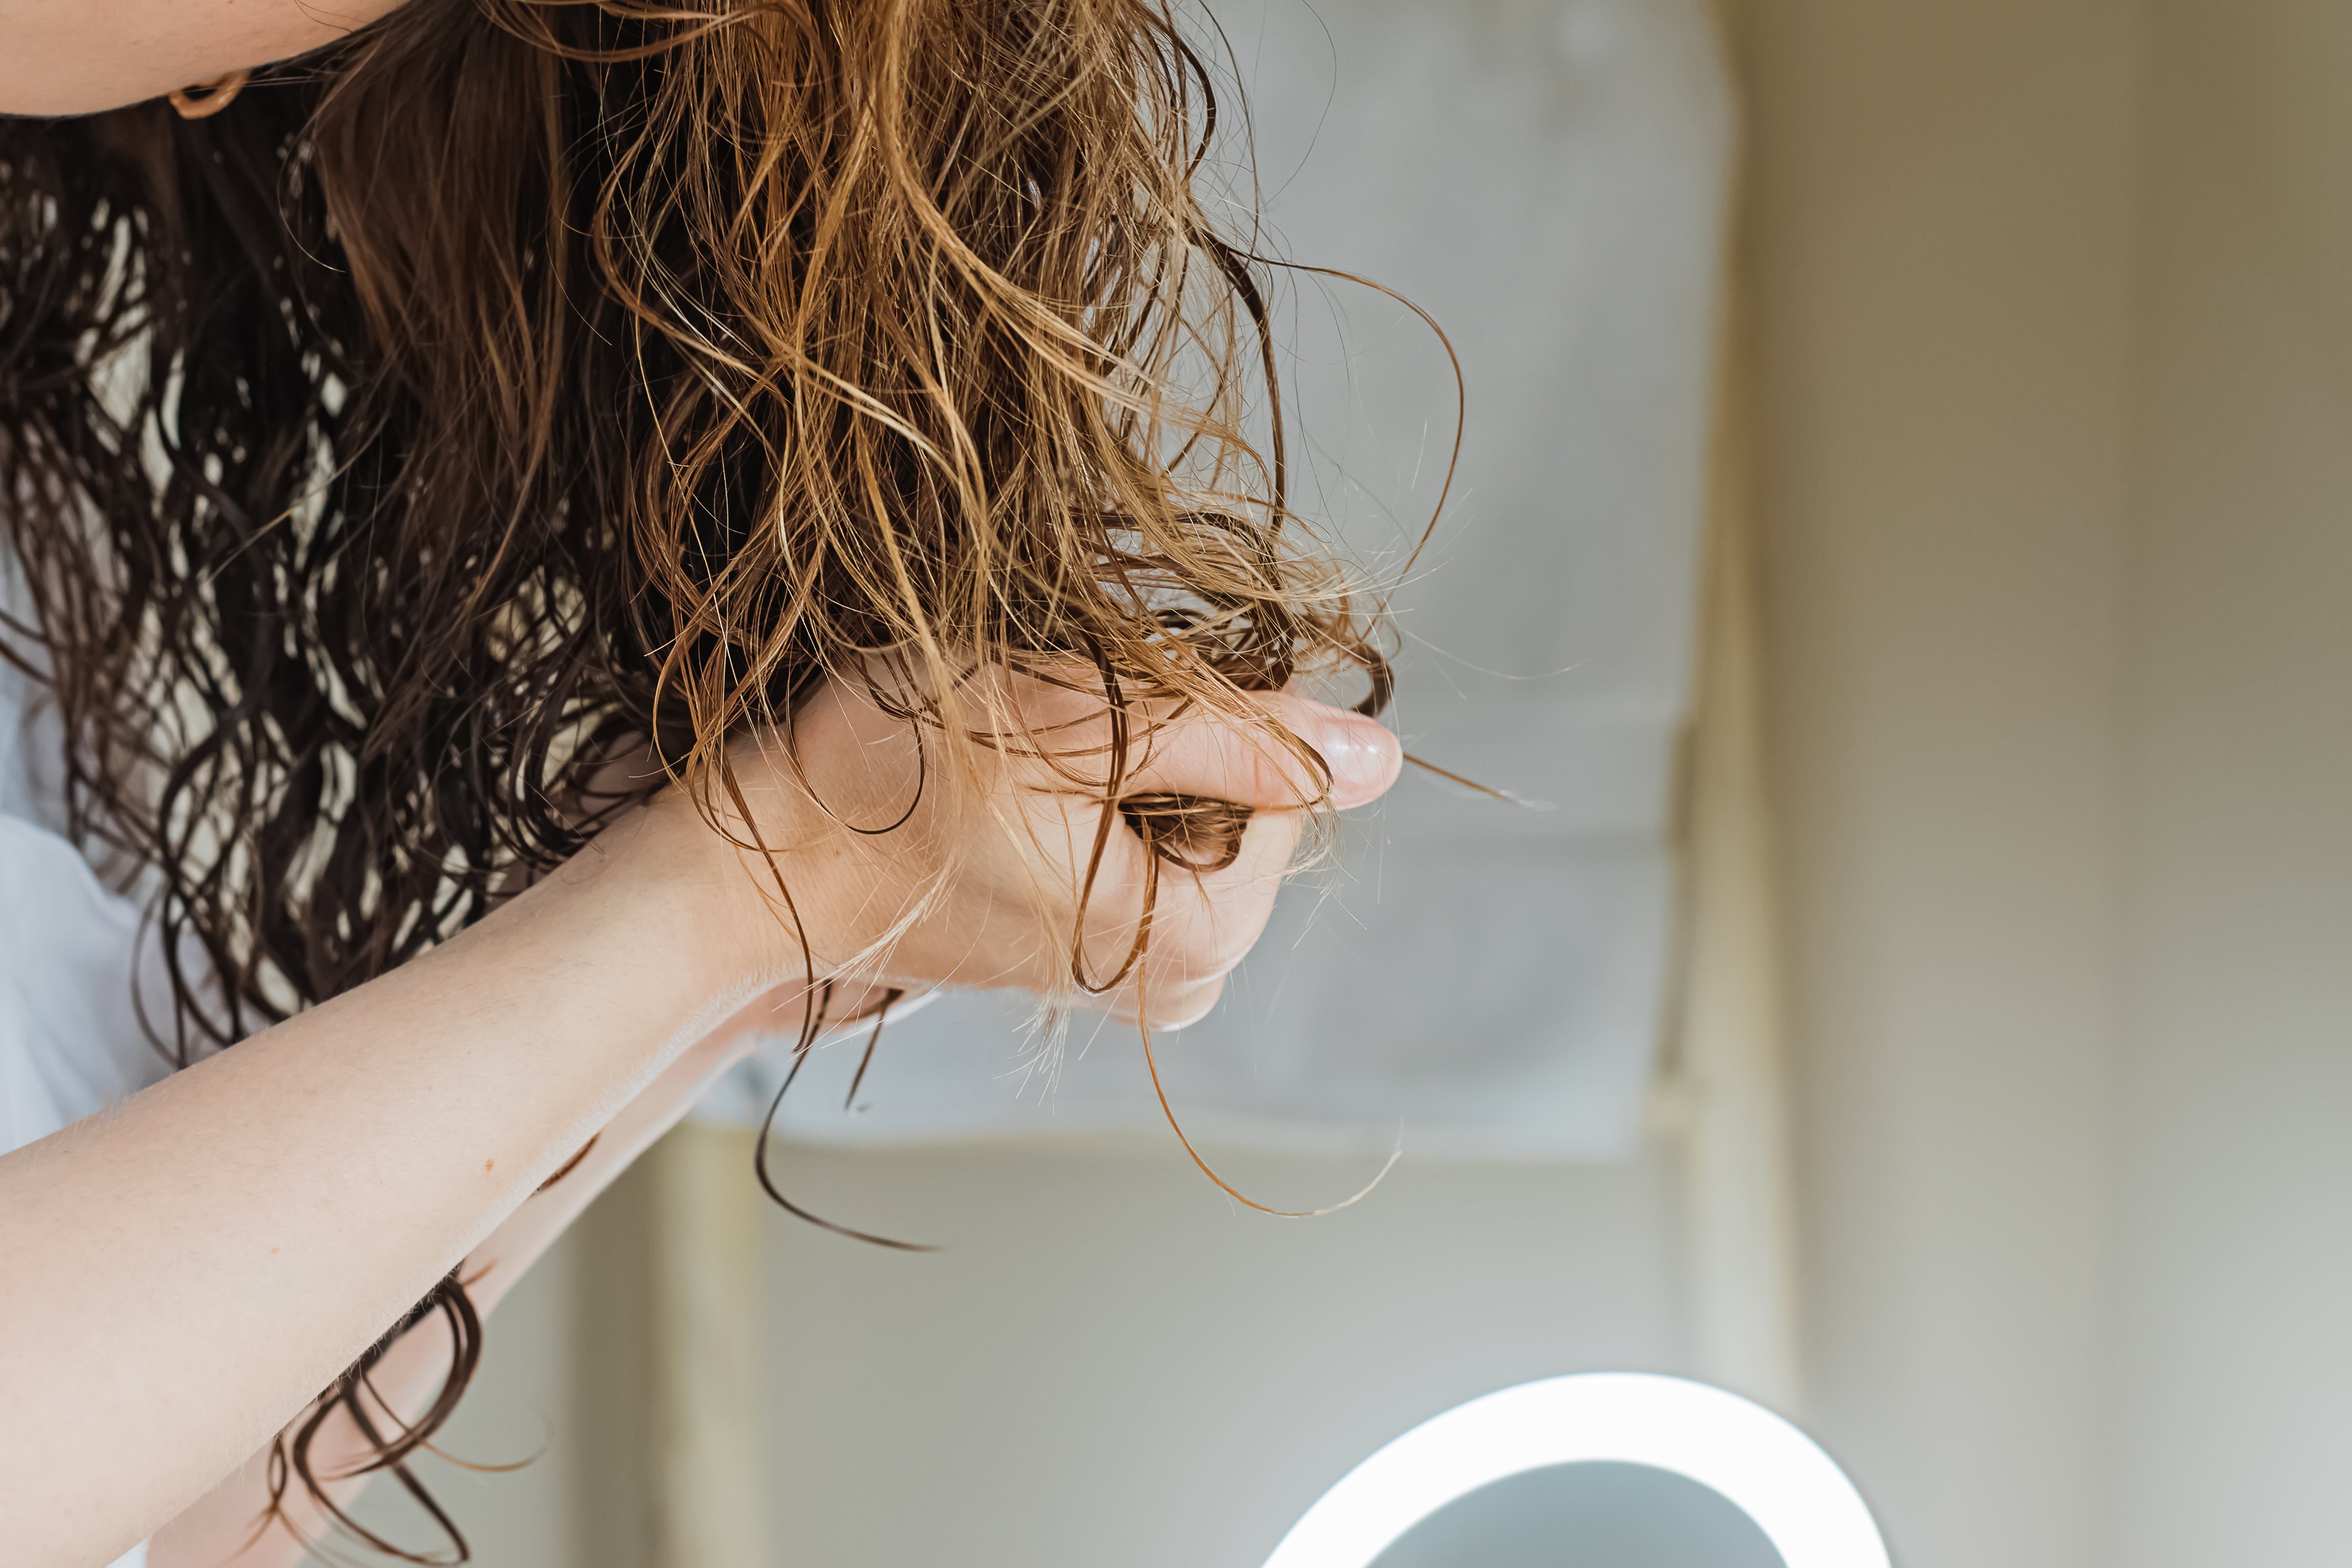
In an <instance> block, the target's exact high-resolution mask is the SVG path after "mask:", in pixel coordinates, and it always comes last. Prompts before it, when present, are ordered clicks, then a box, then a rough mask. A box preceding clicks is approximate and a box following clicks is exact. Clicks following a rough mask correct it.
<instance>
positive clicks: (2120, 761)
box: [1744, 0, 2352, 1568]
mask: <svg viewBox="0 0 2352 1568" xmlns="http://www.w3.org/2000/svg"><path fill="white" fill-rule="evenodd" d="M1744 55H1745V58H1746V61H1747V80H1748V90H1749V95H1750V118H1749V125H1750V132H1751V138H1752V140H1751V163H1750V171H1751V182H1752V184H1751V204H1750V216H1751V237H1752V259H1753V273H1752V276H1753V279H1754V284H1755V299H1756V311H1755V315H1756V320H1757V322H1758V328H1759V333H1758V335H1759V356H1758V357H1759V365H1760V367H1761V374H1760V376H1759V381H1758V384H1757V388H1756V392H1757V409H1758V417H1759V423H1760V426H1761V430H1762V434H1761V437H1760V440H1759V450H1760V453H1761V468H1762V473H1763V491H1762V493H1763V507H1762V515H1763V518H1764V521H1765V539H1764V547H1763V559H1764V563H1765V574H1766V580H1767V584H1768V595H1767V601H1766V602H1767V627H1768V647H1769V667H1768V668H1769V676H1770V679H1771V683H1772V688H1773V690H1774V693H1775V701H1774V705H1773V708H1772V710H1771V711H1772V719H1773V721H1774V724H1773V731H1772V741H1773V746H1774V752H1775V756H1776V758H1777V763H1778V769H1777V784H1778V795H1779V800H1780V805H1781V808H1782V822H1783V826H1784V837H1783V848H1784V851H1785V854H1784V858H1783V865H1784V867H1785V869H1786V887H1787V893H1788V897H1787V903H1786V909H1787V911H1788V916H1789V930H1788V932H1787V935H1788V939H1789V942H1790V951H1791V952H1792V953H1793V954H1794V959H1793V963H1792V966H1791V979H1792V982H1793V993H1794V1004H1795V1026H1794V1029H1793V1039H1794V1041H1795V1042H1796V1046H1797V1049H1798V1052H1799V1058H1798V1059H1799V1064H1800V1074H1799V1092H1798V1100H1797V1113H1798V1127H1799V1148H1800V1150H1801V1187H1800V1193H1801V1218H1802V1224H1803V1226H1804V1228H1805V1231H1806V1234H1807V1235H1808V1237H1810V1241H1809V1245H1808V1247H1807V1251H1806V1267H1805V1270H1804V1276H1803V1278H1804V1286H1805V1290H1806V1296H1807V1300H1808V1302H1809V1322H1808V1327H1809V1332H1808V1335H1807V1341H1806V1348H1807V1352H1808V1364H1809V1371H1810V1378H1809V1384H1808V1406H1809V1411H1810V1414H1811V1423H1812V1426H1814V1428H1815V1430H1816V1431H1817V1432H1819V1433H1820V1434H1821V1435H1822V1437H1823V1439H1824V1441H1826V1442H1827V1443H1828V1444H1829V1446H1830V1447H1832V1449H1833V1450H1834V1451H1836V1452H1837V1453H1839V1454H1840V1455H1841V1457H1842V1458H1844V1459H1845V1460H1846V1461H1847V1462H1848V1463H1849V1465H1850V1466H1851V1467H1852V1468H1853V1470H1854V1472H1855V1474H1856V1476H1857V1477H1858V1479H1860V1480H1861V1482H1862V1484H1863V1486H1864V1489H1865V1490H1866V1491H1868V1492H1869V1493H1870V1494H1871V1496H1872V1497H1873V1499H1874V1502H1875V1503H1876V1504H1877V1506H1878V1507H1879V1509H1880V1510H1881V1512H1882V1514H1883V1515H1884V1517H1885V1520H1886V1521H1887V1524H1888V1527H1889V1531H1890V1534H1891V1535H1892V1537H1893V1538H1894V1542H1895V1547H1896V1550H1897V1552H1898V1555H1899V1556H1900V1557H1901V1559H1902V1560H1903V1561H1904V1562H1905V1563H1908V1564H1914V1565H1917V1568H1946V1565H1952V1568H1958V1565H1964V1564H1965V1565H1978V1564H1987V1563H2000V1564H2004V1565H2026V1564H2034V1565H2039V1564H2050V1565H2052V1568H2056V1565H2058V1564H2081V1563H2112V1564H2116V1565H2117V1568H2122V1565H2126V1564H2128V1565H2130V1568H2169V1565H2172V1564H2183V1565H2185V1564H2189V1563H2221V1562H2230V1563H2284V1562H2299V1561H2318V1560H2324V1559H2326V1558H2328V1557H2331V1556H2333V1555H2335V1554H2336V1553H2339V1552H2341V1544H2340V1542H2341V1540H2342V1524H2341V1521H2340V1518H2339V1517H2338V1512H2339V1510H2338V1508H2337V1505H2336V1499H2337V1497H2339V1496H2340V1483H2339V1482H2338V1480H2337V1478H2340V1477H2341V1476H2342V1475H2343V1474H2344V1473H2345V1470H2346V1468H2347V1462H2352V1430H2348V1429H2347V1425H2346V1424H2345V1423H2344V1422H2343V1420H2342V1419H2341V1418H2340V1416H2339V1415H2337V1414H2336V1412H2338V1411H2340V1410H2341V1409H2342V1408H2343V1407H2344V1406H2345V1404H2346V1402H2347V1395H2352V1354H2347V1348H2346V1334H2345V1331H2344V1327H2343V1325H2344V1324H2345V1323H2346V1321H2347V1319H2352V1226H2347V1217H2352V1216H2347V1194H2352V1094H2347V1089H2352V1048H2347V1047H2352V963H2347V959H2352V789H2347V784H2352V778H2347V767H2352V614H2347V607H2352V596H2347V595H2352V458H2347V452H2348V451H2352V446H2347V432H2352V293H2347V289H2346V282H2347V279H2352V267H2348V266H2347V263H2352V154H2347V148H2352V12H2347V11H2346V9H2345V8H2344V7H2342V6H2340V5H2329V4H2325V3H2312V0H2226V3H2223V0H2151V3H2148V4H2145V5H2140V4H2130V3H2126V0H2030V3H2028V0H2015V3H2012V0H1949V3H1937V4H1901V5H1887V4H1883V3H1877V0H1755V3H1754V4H1753V5H1750V6H1749V7H1748V12H1747V16H1746V26H1745V29H1744Z"/></svg>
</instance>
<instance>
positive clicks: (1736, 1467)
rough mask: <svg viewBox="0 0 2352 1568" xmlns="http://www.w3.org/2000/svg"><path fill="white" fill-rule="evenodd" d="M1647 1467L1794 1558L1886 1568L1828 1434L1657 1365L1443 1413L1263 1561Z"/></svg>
mask: <svg viewBox="0 0 2352 1568" xmlns="http://www.w3.org/2000/svg"><path fill="white" fill-rule="evenodd" d="M1611 1462H1613V1463H1618V1464H1628V1465H1647V1466H1649V1467H1651V1468H1654V1469H1660V1470H1668V1471H1672V1472H1673V1473H1675V1474H1676V1475H1679V1476H1682V1477H1685V1478H1686V1479H1690V1480H1694V1481H1696V1482H1697V1483H1698V1484H1699V1485H1701V1486H1703V1487H1706V1488H1709V1489H1712V1490H1714V1491H1717V1492H1719V1493H1721V1494H1722V1495H1723V1496H1724V1497H1725V1498H1726V1499H1727V1500H1729V1501H1730V1502H1731V1503H1732V1505H1733V1506H1735V1507H1737V1508H1738V1509H1739V1510H1741V1511H1742V1512H1744V1513H1746V1514H1747V1515H1748V1518H1750V1519H1752V1520H1754V1521H1756V1527H1757V1528H1758V1529H1759V1530H1760V1531H1763V1533H1764V1538H1765V1539H1766V1540H1768V1541H1769V1542H1771V1543H1772V1548H1773V1550H1774V1551H1776V1552H1779V1553H1780V1560H1781V1561H1782V1562H1783V1563H1786V1564H1787V1568H1889V1563H1888V1559H1887V1554H1886V1542H1885V1539H1884V1538H1883V1537H1881V1536H1880V1534H1879V1533H1878V1526H1877V1524H1876V1523H1875V1522H1874V1521H1873V1520H1872V1519H1871V1517H1870V1509H1869V1507H1868V1505H1866V1504H1865V1503H1864V1501H1863V1500H1862V1494H1861V1493H1860V1492H1859V1491H1857V1490H1855V1489H1854V1485H1853V1481H1852V1480H1850V1479H1847V1477H1846V1473H1845V1472H1844V1471H1843V1470H1842V1469H1840V1468H1838V1465H1837V1461H1836V1460H1834V1459H1832V1458H1830V1457H1829V1455H1828V1454H1827V1453H1825V1452H1823V1451H1822V1447H1821V1445H1820V1444H1818V1443H1816V1442H1814V1441H1813V1440H1812V1439H1811V1437H1808V1436H1805V1434H1804V1433H1803V1432H1801V1430H1799V1429H1798V1428H1797V1427H1796V1426H1793V1425H1792V1424H1790V1422H1788V1421H1786V1420H1784V1419H1782V1418H1781V1417H1780V1416H1778V1415H1774V1414H1773V1413H1772V1412H1770V1411H1769V1410H1767V1409H1765V1408H1764V1407H1763V1406H1762V1405H1758V1404H1756V1403H1755V1402H1753V1401H1752V1400H1747V1399H1742V1398H1741V1397H1740V1396H1739V1395H1738V1394H1732V1393H1729V1392H1727V1390H1724V1389H1720V1388H1717V1387H1715V1386H1713V1385H1712V1384H1704V1383H1694V1382H1692V1381H1690V1380H1689V1379H1687V1378H1680V1377H1666V1376H1663V1375H1661V1374H1659V1373H1635V1372H1601V1373H1572V1374H1570V1375H1569V1376H1565V1377H1548V1378H1543V1379H1541V1380H1539V1381H1538V1382H1535V1383H1523V1384H1518V1385H1517V1386H1516V1387H1513V1388H1505V1389H1499V1390H1497V1391H1496V1392H1495V1393H1493V1394H1484V1395H1482V1396H1480V1397H1479V1398H1476V1399H1473V1400H1471V1401H1470V1402H1469V1403H1467V1404H1465V1405H1455V1406H1454V1408H1453V1409H1451V1410H1448V1411H1446V1412H1445V1413H1444V1415H1435V1416H1432V1417H1431V1418H1430V1419H1429V1420H1427V1421H1424V1422H1423V1423H1422V1424H1421V1425H1420V1426H1416V1427H1414V1428H1413V1429H1412V1431H1410V1432H1407V1433H1406V1434H1405V1435H1404V1436H1402V1437H1399V1438H1397V1439H1396V1440H1395V1441H1394V1442H1392V1443H1391V1444H1389V1445H1388V1446H1387V1447H1384V1448H1381V1450H1380V1451H1379V1452H1378V1453H1375V1454H1374V1455H1372V1457H1371V1458H1368V1459H1366V1460H1365V1461H1364V1462H1363V1463H1362V1464H1360V1465H1358V1466H1357V1467H1356V1468H1354V1469H1352V1470H1350V1471H1349V1472H1348V1473H1347V1475H1345V1476H1343V1477H1342V1478H1340V1479H1339V1484H1338V1485H1336V1486H1334V1487H1333V1488H1332V1489H1330V1490H1329V1491H1328V1492H1325V1493H1324V1494H1323V1496H1322V1497H1321V1498H1320V1499H1319V1500H1317V1502H1316V1504H1315V1506H1314V1507H1313V1508H1310V1509H1308V1510H1307V1512H1306V1514H1305V1515H1304V1516H1303V1517H1301V1518H1300V1520H1299V1521H1298V1522H1297V1524H1295V1525H1293V1526H1292V1527H1291V1529H1290V1533H1288V1534H1287V1535H1285V1536H1284V1537H1283V1538H1282V1543H1281V1544H1280V1545H1279V1546H1276V1548H1275V1549H1274V1555H1273V1556H1271V1557H1269V1558H1267V1559H1266V1560H1265V1568H1371V1564H1372V1563H1374V1562H1375V1561H1376V1560H1377V1559H1378V1558H1379V1557H1380V1555H1381V1552H1385V1551H1387V1550H1388V1549H1389V1547H1390V1546H1391V1545H1393V1544H1394V1543H1395V1542H1396V1541H1397V1539H1398V1538H1399V1537H1401V1536H1402V1535H1403V1534H1404V1533H1405V1531H1409V1530H1411V1529H1412V1527H1413V1526H1414V1525H1416V1524H1418V1523H1420V1522H1421V1521H1422V1520H1423V1519H1425V1518H1427V1517H1428V1516H1429V1515H1431V1514H1433V1513H1435V1512H1436V1511H1437V1510H1439V1509H1441V1508H1444V1506H1445V1505H1446V1504H1447V1503H1450V1502H1452V1501H1454V1500H1455V1499H1457V1498H1462V1497H1466V1496H1468V1495H1469V1494H1470V1493H1472V1492H1474V1491H1476V1490H1477V1489H1479V1488H1481V1487H1485V1486H1489V1485H1492V1484H1493V1483H1494V1482H1496V1481H1499V1480H1506V1479H1509V1478H1510V1477H1512V1476H1516V1475H1522V1474H1525V1473H1526V1472H1527V1471H1529V1470H1540V1469H1548V1468H1551V1467H1553V1466H1555V1465H1578V1464H1591V1463H1611Z"/></svg>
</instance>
